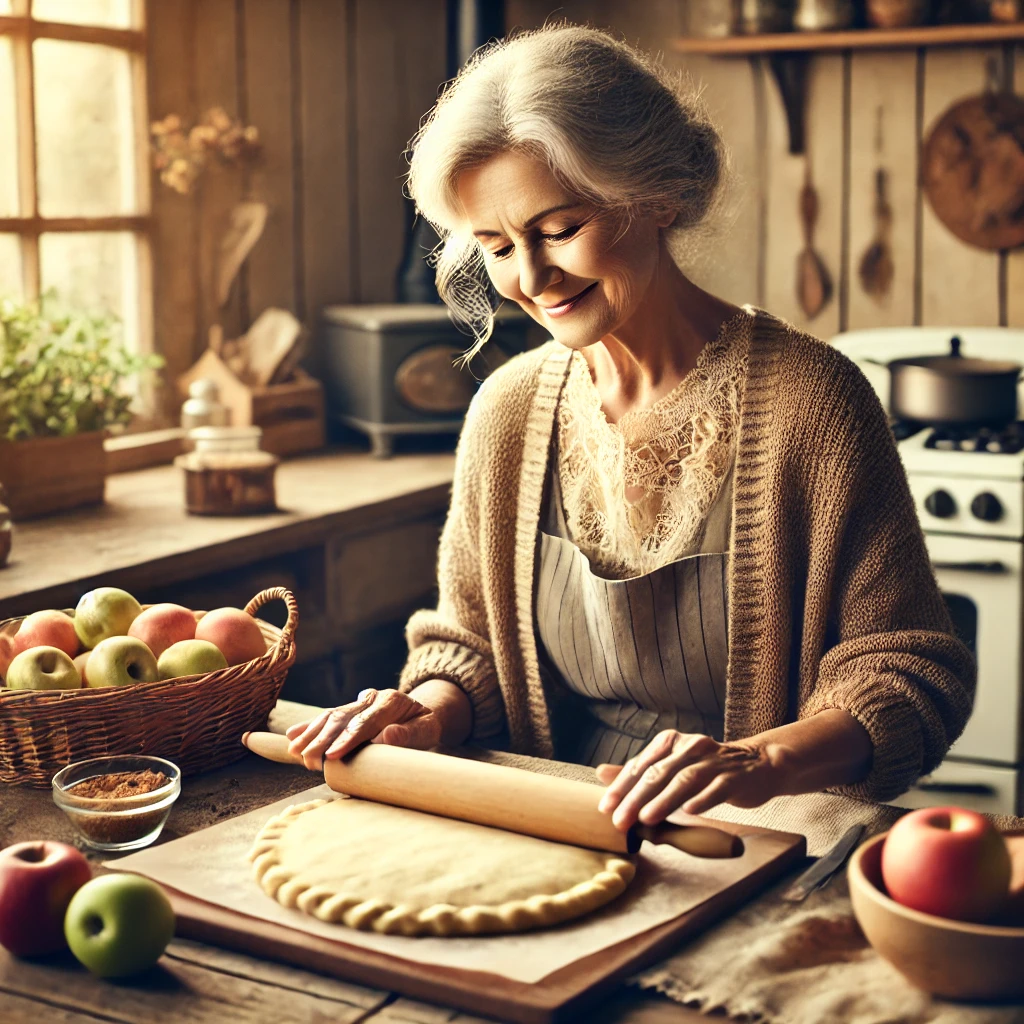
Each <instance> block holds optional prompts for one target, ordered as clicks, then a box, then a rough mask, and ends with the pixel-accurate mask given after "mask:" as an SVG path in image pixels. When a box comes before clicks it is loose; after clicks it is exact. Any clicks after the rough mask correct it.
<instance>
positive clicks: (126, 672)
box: [72, 636, 160, 687]
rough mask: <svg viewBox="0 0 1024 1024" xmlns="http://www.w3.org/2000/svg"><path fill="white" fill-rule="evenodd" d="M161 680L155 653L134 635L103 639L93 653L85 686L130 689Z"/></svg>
mask: <svg viewBox="0 0 1024 1024" xmlns="http://www.w3.org/2000/svg"><path fill="white" fill-rule="evenodd" d="M72 667H74V665H73V664H72ZM76 671H77V670H76ZM159 678H160V671H159V669H158V668H157V664H156V658H154V657H153V652H152V651H151V650H150V649H149V648H148V647H147V646H146V645H145V644H144V643H143V642H142V641H141V640H138V639H136V638H135V637H133V636H110V637H107V639H106V640H101V641H100V642H99V643H98V644H97V645H96V646H95V647H94V648H93V649H92V651H91V652H90V654H89V660H88V662H87V663H86V666H85V685H86V686H89V687H98V686H130V685H131V684H133V683H153V682H156V680H158V679H159Z"/></svg>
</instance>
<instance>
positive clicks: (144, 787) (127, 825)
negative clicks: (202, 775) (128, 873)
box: [64, 768, 170, 845]
mask: <svg viewBox="0 0 1024 1024" xmlns="http://www.w3.org/2000/svg"><path fill="white" fill-rule="evenodd" d="M169 781H170V780H169V779H168V778H167V776H166V775H164V773H163V772H155V771H153V770H152V769H150V768H146V769H144V770H143V771H137V772H113V773H111V774H109V775H95V776H93V777H92V778H91V779H83V780H82V781H81V782H77V783H75V785H73V786H71V787H69V788H68V791H67V792H68V796H70V797H84V798H86V799H88V800H94V801H96V802H95V803H93V804H90V805H88V811H86V809H85V806H81V805H80V806H81V810H78V811H76V809H75V807H73V806H70V807H68V806H66V807H65V808H64V811H65V813H66V814H67V815H68V817H69V818H71V820H72V821H74V823H75V824H76V825H77V826H78V828H79V829H80V831H81V832H82V833H83V835H85V836H86V838H87V839H90V840H92V842H94V843H100V844H104V845H107V844H115V843H117V844H119V843H132V842H135V841H136V840H137V839H141V838H142V837H143V836H145V835H148V834H149V833H150V832H152V831H153V830H154V829H157V828H159V827H160V826H161V825H162V824H163V822H164V819H165V818H166V817H167V813H168V808H166V807H165V808H162V809H158V810H155V811H148V810H146V808H145V801H143V806H142V807H140V808H139V809H138V810H137V811H132V810H131V808H132V806H133V805H132V803H122V802H121V801H125V800H128V799H129V798H131V797H140V796H145V795H146V794H147V793H153V792H155V791H156V790H158V789H160V788H161V787H164V786H166V785H167V783H168V782H169ZM156 799H157V801H158V802H163V800H162V798H160V797H158V798H156ZM103 811H110V812H112V813H110V814H104V813H97V812H103ZM117 812H120V813H117ZM125 812H127V813H125Z"/></svg>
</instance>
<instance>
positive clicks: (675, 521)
mask: <svg viewBox="0 0 1024 1024" xmlns="http://www.w3.org/2000/svg"><path fill="white" fill-rule="evenodd" d="M752 323H753V314H752V313H751V312H749V311H748V310H746V309H742V310H740V311H739V312H737V313H736V314H734V315H733V316H731V317H730V318H729V319H728V320H726V321H725V322H724V323H723V324H722V326H721V328H720V330H719V333H718V336H717V337H716V338H715V339H714V340H713V341H712V342H709V343H708V344H707V345H705V346H704V348H703V349H702V350H701V353H700V355H699V356H698V358H697V364H696V366H695V367H694V368H693V369H692V370H691V371H690V372H689V373H688V374H687V375H686V376H685V377H684V378H683V379H682V380H681V381H680V382H679V384H678V385H677V386H676V387H675V388H674V389H673V390H672V391H671V392H669V393H668V394H667V395H665V396H663V397H662V398H660V399H659V400H658V401H657V402H655V403H654V404H653V405H651V406H650V407H648V408H646V409H637V410H631V411H629V412H627V413H626V414H625V415H624V416H623V417H622V418H621V419H620V420H619V422H618V423H611V422H609V420H608V419H607V417H606V416H605V414H604V412H603V411H602V409H601V396H600V393H599V392H598V390H597V387H596V386H595V384H594V382H593V379H592V378H591V374H590V367H589V365H588V364H587V361H586V360H585V359H584V358H583V356H582V355H581V354H580V353H579V352H575V353H573V355H572V359H571V362H570V367H569V373H568V377H567V379H566V382H565V387H564V389H563V391H562V395H561V398H560V400H559V403H558V421H557V430H558V465H559V474H560V478H561V485H562V495H563V501H564V510H565V517H566V524H567V526H568V530H569V536H570V539H571V540H572V542H573V543H574V544H575V545H576V546H577V547H578V548H579V549H580V550H581V551H582V552H583V554H584V555H586V556H587V558H588V559H589V560H590V564H591V566H592V567H593V569H594V571H595V572H596V573H598V574H599V575H602V576H605V577H607V578H610V579H628V578H630V577H632V576H640V575H644V574H646V573H649V572H653V571H654V570H655V569H658V568H660V567H661V566H663V565H666V564H668V563H669V562H673V561H675V560H677V559H679V558H683V557H685V556H686V555H688V554H692V553H694V551H696V550H697V549H698V547H699V545H700V540H701V534H702V530H703V525H704V522H705V520H706V518H707V515H708V512H709V510H710V508H711V506H712V504H713V503H714V501H715V499H716V497H717V496H718V495H719V491H720V489H721V487H722V485H723V481H724V480H725V479H726V477H727V476H728V475H729V470H730V469H731V467H732V464H733V461H734V458H735V454H736V435H737V430H736V428H737V424H738V421H739V401H740V388H741V385H742V381H743V378H744V376H745V373H746V362H747V352H748V348H749V340H750V331H751V326H752ZM628 488H640V489H642V491H643V494H642V496H641V497H640V498H639V499H637V500H635V501H630V500H629V499H628V498H627V497H626V492H627V489H628ZM633 493H635V491H634V492H633Z"/></svg>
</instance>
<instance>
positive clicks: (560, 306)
mask: <svg viewBox="0 0 1024 1024" xmlns="http://www.w3.org/2000/svg"><path fill="white" fill-rule="evenodd" d="M596 287H597V282H596V281H595V282H594V283H593V284H588V285H587V287H586V288H584V289H583V291H581V292H579V293H578V294H576V295H573V296H572V297H571V298H568V299H565V300H564V301H563V302H559V303H556V304H555V305H554V306H541V309H543V310H544V312H545V313H550V314H552V315H554V316H557V315H558V314H559V313H567V312H568V311H569V310H570V309H572V307H573V306H575V305H576V303H577V302H579V301H580V299H582V298H583V297H584V296H585V295H588V294H589V293H590V292H592V291H593V290H594V289H595V288H596Z"/></svg>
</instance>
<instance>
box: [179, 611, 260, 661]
mask: <svg viewBox="0 0 1024 1024" xmlns="http://www.w3.org/2000/svg"><path fill="white" fill-rule="evenodd" d="M196 639H197V640H208V641H209V642H210V643H211V644H213V646H214V647H216V648H218V650H220V651H221V653H222V654H223V655H224V657H225V658H227V660H228V664H229V665H242V664H244V663H245V662H247V661H252V659H253V658H258V657H260V656H261V655H262V654H265V653H266V650H267V642H266V640H264V639H263V631H262V630H261V629H260V627H259V623H258V622H257V621H256V620H255V619H254V618H253V616H251V615H250V614H249V613H248V612H247V611H244V610H243V609H241V608H215V609H214V610H213V611H209V612H207V613H206V614H205V615H204V616H203V617H202V618H201V619H200V620H199V622H198V623H196Z"/></svg>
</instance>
